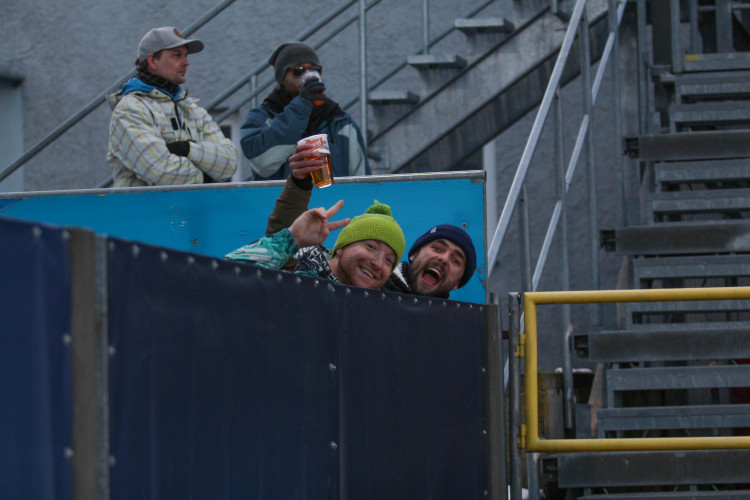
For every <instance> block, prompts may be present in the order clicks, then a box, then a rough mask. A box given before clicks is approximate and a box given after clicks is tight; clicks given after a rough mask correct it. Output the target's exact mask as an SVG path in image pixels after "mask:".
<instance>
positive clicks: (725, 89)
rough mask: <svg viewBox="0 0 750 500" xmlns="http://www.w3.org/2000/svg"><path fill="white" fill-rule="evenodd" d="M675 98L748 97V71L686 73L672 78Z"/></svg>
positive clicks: (749, 85) (681, 100)
mask: <svg viewBox="0 0 750 500" xmlns="http://www.w3.org/2000/svg"><path fill="white" fill-rule="evenodd" d="M674 86H675V100H676V102H678V103H681V102H683V99H687V100H698V99H707V98H708V99H737V98H745V99H748V98H750V71H722V72H710V73H687V74H682V75H678V76H677V77H676V78H675V79H674Z"/></svg>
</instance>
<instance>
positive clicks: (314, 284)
mask: <svg viewBox="0 0 750 500" xmlns="http://www.w3.org/2000/svg"><path fill="white" fill-rule="evenodd" d="M318 285H320V281H319V280H315V281H314V282H313V286H314V287H315V288H318Z"/></svg>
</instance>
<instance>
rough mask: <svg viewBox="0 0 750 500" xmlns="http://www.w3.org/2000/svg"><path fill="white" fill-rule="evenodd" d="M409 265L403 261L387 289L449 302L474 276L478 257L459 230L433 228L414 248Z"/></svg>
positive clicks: (466, 235)
mask: <svg viewBox="0 0 750 500" xmlns="http://www.w3.org/2000/svg"><path fill="white" fill-rule="evenodd" d="M408 259H409V261H408V262H401V263H400V264H399V265H398V266H397V267H396V269H395V270H394V271H393V274H391V276H390V278H389V279H388V281H387V282H386V284H385V287H384V288H385V289H386V290H391V291H394V292H400V293H409V294H412V295H425V296H428V297H438V298H444V299H447V298H448V297H449V296H450V292H451V291H452V290H457V289H459V288H461V287H462V286H464V285H465V284H466V283H467V282H468V281H469V280H470V279H471V277H472V275H473V274H474V270H475V269H476V266H477V254H476V250H475V249H474V244H473V243H472V241H471V238H470V237H469V235H468V234H467V233H466V231H464V230H463V229H461V228H460V227H457V226H453V225H450V224H441V225H439V226H434V227H432V228H431V229H430V230H429V231H427V232H426V233H424V234H423V235H422V236H420V237H419V238H417V240H416V241H415V242H414V244H413V245H412V247H411V249H410V250H409V254H408Z"/></svg>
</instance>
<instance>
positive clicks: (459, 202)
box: [0, 174, 487, 303]
mask: <svg viewBox="0 0 750 500" xmlns="http://www.w3.org/2000/svg"><path fill="white" fill-rule="evenodd" d="M399 177H400V176H389V177H388V179H389V180H388V181H377V180H373V179H372V178H367V180H366V181H362V180H360V181H359V182H357V183H347V182H346V181H348V179H347V180H345V181H342V182H341V183H337V184H334V185H333V186H332V187H330V188H326V189H315V190H314V191H313V196H312V200H311V201H310V207H311V208H312V207H318V206H324V207H330V206H331V205H333V204H334V203H335V202H336V201H338V200H340V199H342V200H344V202H345V205H344V208H342V209H341V211H340V212H339V213H338V216H339V217H340V218H343V217H353V216H355V215H358V214H361V213H363V212H364V211H365V210H366V209H367V207H369V206H370V205H371V204H372V203H373V201H374V200H378V201H380V202H381V203H386V204H388V205H390V206H391V209H392V211H393V215H394V217H395V218H396V220H397V221H398V222H399V224H400V225H401V227H402V229H403V230H404V235H405V237H406V246H407V251H408V249H409V248H410V246H411V243H412V242H414V240H416V239H417V238H418V237H419V236H420V235H421V234H423V233H424V232H425V231H427V230H428V229H430V227H432V226H434V225H437V224H453V225H456V226H459V227H463V228H464V229H466V231H467V232H468V233H469V236H471V238H472V241H473V242H474V246H475V247H476V249H477V272H476V274H475V275H474V277H472V279H471V280H470V281H469V283H467V285H466V286H464V287H463V288H461V289H459V290H457V291H455V292H453V293H452V294H451V298H452V299H455V300H462V301H468V302H477V303H484V302H486V299H487V293H486V287H485V270H486V263H485V251H484V249H485V222H484V181H483V179H480V178H478V176H477V175H474V174H472V175H471V176H467V178H445V179H439V177H440V176H439V175H438V176H436V177H438V179H432V180H413V177H411V176H403V178H404V180H398V178H399ZM394 179H396V180H394ZM281 189H282V183H278V182H276V183H240V184H233V185H223V186H220V187H213V186H211V187H198V188H185V187H184V186H181V187H179V188H172V190H163V189H162V190H154V189H149V188H146V189H131V190H123V191H112V190H98V191H76V192H71V193H70V194H64V195H60V194H54V193H49V194H46V193H45V194H42V195H37V196H30V197H27V198H13V199H7V198H6V199H0V215H4V216H8V217H15V218H20V219H25V220H33V221H41V222H47V223H52V224H59V225H67V226H81V227H87V228H90V229H92V230H93V231H95V232H98V233H103V234H107V235H108V236H114V237H119V238H126V239H132V240H136V241H142V242H145V243H151V244H154V245H159V246H164V247H167V248H172V249H177V250H183V251H187V252H194V253H199V254H202V255H207V256H212V257H222V256H224V255H226V254H227V253H229V252H230V251H232V250H234V249H235V248H238V247H240V246H242V245H245V244H247V243H250V242H251V241H253V240H255V239H257V238H259V237H260V236H262V235H263V233H264V231H265V228H266V223H267V219H268V215H269V214H270V212H271V210H272V208H273V205H274V202H275V200H276V197H277V196H278V195H279V194H280V193H281ZM3 204H5V206H3ZM337 236H338V231H335V232H333V233H332V234H331V236H330V237H329V239H328V240H327V241H326V246H327V247H328V248H332V247H333V244H334V242H335V239H336V237H337ZM404 258H406V257H404Z"/></svg>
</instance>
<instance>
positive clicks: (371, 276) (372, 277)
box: [359, 267, 375, 280]
mask: <svg viewBox="0 0 750 500" xmlns="http://www.w3.org/2000/svg"><path fill="white" fill-rule="evenodd" d="M359 270H360V271H362V274H364V275H365V276H367V277H369V278H370V279H373V280H374V279H375V276H374V275H373V274H372V273H371V272H370V271H369V270H368V269H365V268H364V267H360V268H359Z"/></svg>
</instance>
